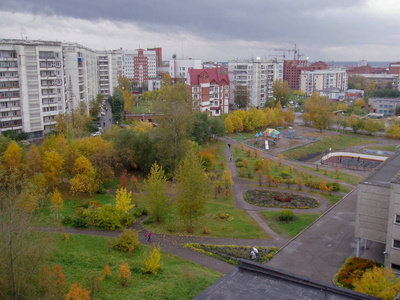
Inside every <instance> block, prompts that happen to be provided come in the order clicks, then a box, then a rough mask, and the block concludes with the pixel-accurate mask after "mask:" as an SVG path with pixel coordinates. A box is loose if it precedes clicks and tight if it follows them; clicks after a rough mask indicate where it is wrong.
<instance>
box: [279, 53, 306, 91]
mask: <svg viewBox="0 0 400 300" xmlns="http://www.w3.org/2000/svg"><path fill="white" fill-rule="evenodd" d="M306 66H307V60H297V59H296V60H295V59H291V60H284V61H283V80H286V81H287V82H288V85H289V88H290V89H291V90H292V91H295V90H298V89H299V88H300V74H301V71H302V70H303V68H304V67H306Z"/></svg>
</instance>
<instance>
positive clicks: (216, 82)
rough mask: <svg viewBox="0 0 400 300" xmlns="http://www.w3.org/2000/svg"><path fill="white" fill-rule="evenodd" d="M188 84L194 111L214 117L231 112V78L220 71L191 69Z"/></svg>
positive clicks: (216, 69)
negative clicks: (205, 112) (204, 112)
mask: <svg viewBox="0 0 400 300" xmlns="http://www.w3.org/2000/svg"><path fill="white" fill-rule="evenodd" d="M186 84H187V85H188V86H189V88H190V91H191V98H192V103H193V109H198V110H200V111H201V112H203V111H207V112H209V113H210V114H211V115H213V116H220V115H221V114H223V113H228V112H229V97H230V92H229V76H228V75H227V74H225V75H221V74H219V69H218V68H215V69H189V71H188V79H187V81H186Z"/></svg>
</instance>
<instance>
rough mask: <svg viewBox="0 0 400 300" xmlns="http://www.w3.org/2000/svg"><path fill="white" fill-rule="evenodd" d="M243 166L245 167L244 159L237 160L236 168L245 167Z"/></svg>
mask: <svg viewBox="0 0 400 300" xmlns="http://www.w3.org/2000/svg"><path fill="white" fill-rule="evenodd" d="M243 167H244V163H243V162H242V161H238V162H236V168H243Z"/></svg>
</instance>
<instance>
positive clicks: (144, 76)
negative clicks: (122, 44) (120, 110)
mask: <svg viewBox="0 0 400 300" xmlns="http://www.w3.org/2000/svg"><path fill="white" fill-rule="evenodd" d="M159 49H161V48H159ZM160 53H161V51H160V50H155V49H148V50H144V49H136V50H123V51H122V60H123V75H124V76H125V77H126V78H128V79H129V80H131V81H135V82H137V83H138V85H139V86H144V85H147V82H148V80H149V79H151V78H156V77H157V63H159V61H160V58H159V57H158V56H157V55H159V54H160Z"/></svg>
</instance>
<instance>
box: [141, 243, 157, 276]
mask: <svg viewBox="0 0 400 300" xmlns="http://www.w3.org/2000/svg"><path fill="white" fill-rule="evenodd" d="M160 267H161V264H160V246H157V247H154V246H153V248H152V249H151V251H150V253H147V254H145V256H144V258H143V267H142V271H143V272H144V273H149V274H157V272H158V270H159V269H160Z"/></svg>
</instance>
